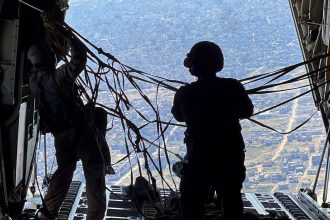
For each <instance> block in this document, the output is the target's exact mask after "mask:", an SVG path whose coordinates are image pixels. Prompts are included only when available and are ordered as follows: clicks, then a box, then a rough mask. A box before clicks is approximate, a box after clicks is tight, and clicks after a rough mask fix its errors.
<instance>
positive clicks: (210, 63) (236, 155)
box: [171, 41, 253, 220]
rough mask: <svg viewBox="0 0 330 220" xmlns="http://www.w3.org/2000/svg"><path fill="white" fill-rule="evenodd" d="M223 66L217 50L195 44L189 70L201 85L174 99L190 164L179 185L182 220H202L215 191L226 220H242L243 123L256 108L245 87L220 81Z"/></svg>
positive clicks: (184, 90)
mask: <svg viewBox="0 0 330 220" xmlns="http://www.w3.org/2000/svg"><path fill="white" fill-rule="evenodd" d="M223 64H224V58H223V54H222V51H221V49H220V47H219V46H218V45H217V44H215V43H213V42H209V41H202V42H199V43H197V44H195V45H194V46H193V47H192V48H191V50H190V52H189V53H188V54H187V57H186V59H185V60H184V66H185V67H187V68H189V72H190V73H191V74H192V75H193V76H196V77H197V81H196V82H193V83H190V84H188V85H185V86H182V87H181V88H180V89H179V90H178V91H177V92H176V94H175V97H174V101H173V107H172V111H171V112H172V114H173V115H174V117H175V119H176V120H177V121H180V122H185V123H186V125H187V130H186V132H185V135H186V137H185V143H186V145H187V158H188V162H187V163H185V164H184V168H183V169H184V172H183V177H182V179H181V183H180V190H181V197H182V209H183V219H203V215H204V212H205V210H204V204H205V201H206V199H207V197H208V194H209V191H210V189H211V188H213V189H215V190H216V193H217V199H219V200H220V201H221V204H222V215H223V217H224V219H237V220H239V219H243V203H242V198H241V189H242V184H243V181H244V179H245V166H244V159H245V153H244V152H245V145H244V141H243V137H242V135H241V126H240V123H239V120H240V119H243V118H248V117H250V116H251V115H252V114H253V104H252V102H251V100H250V98H249V97H248V95H247V93H246V91H245V89H244V87H243V86H242V84H241V83H240V82H238V81H237V80H235V79H231V78H221V77H217V76H216V73H217V72H219V71H221V70H222V68H223Z"/></svg>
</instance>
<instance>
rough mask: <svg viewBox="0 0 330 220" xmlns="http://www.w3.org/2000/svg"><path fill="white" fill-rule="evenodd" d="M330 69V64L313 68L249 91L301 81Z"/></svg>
mask: <svg viewBox="0 0 330 220" xmlns="http://www.w3.org/2000/svg"><path fill="white" fill-rule="evenodd" d="M329 69H330V66H325V67H322V68H320V69H317V70H313V71H312V72H309V73H305V74H303V75H300V76H297V77H294V78H292V79H288V80H285V81H283V82H279V83H274V84H270V85H266V84H264V85H262V86H259V87H256V88H253V89H249V90H248V91H249V92H255V91H260V90H263V89H268V88H271V87H275V86H281V85H286V84H290V83H295V82H298V81H301V80H305V79H308V78H309V77H310V76H312V75H314V74H317V73H324V72H326V71H328V70H329ZM319 81H322V80H319ZM316 83H318V82H316Z"/></svg>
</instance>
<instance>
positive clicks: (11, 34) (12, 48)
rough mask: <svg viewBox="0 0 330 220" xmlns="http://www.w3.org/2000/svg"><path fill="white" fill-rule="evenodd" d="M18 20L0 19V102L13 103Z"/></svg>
mask: <svg viewBox="0 0 330 220" xmlns="http://www.w3.org/2000/svg"><path fill="white" fill-rule="evenodd" d="M17 44H18V20H3V19H0V69H1V71H0V74H1V75H0V94H1V96H0V103H1V104H5V105H13V104H14V95H15V94H14V89H15V72H16V56H17Z"/></svg>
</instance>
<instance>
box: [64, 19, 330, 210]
mask: <svg viewBox="0 0 330 220" xmlns="http://www.w3.org/2000/svg"><path fill="white" fill-rule="evenodd" d="M64 28H66V29H67V30H69V31H70V32H71V33H72V34H75V35H76V36H78V37H79V38H80V39H81V40H82V41H83V42H84V43H85V44H86V45H88V47H87V46H86V50H87V52H88V58H89V60H90V61H91V62H90V63H92V64H93V66H89V65H87V66H86V68H85V71H84V72H83V73H82V74H81V75H80V77H79V79H78V80H77V84H78V85H79V88H80V92H81V94H82V96H83V97H84V99H85V101H87V102H89V103H93V105H94V106H99V107H102V108H104V109H106V110H107V113H108V116H109V118H111V119H110V121H111V123H109V124H110V125H111V126H110V127H109V128H108V131H109V132H111V130H112V129H114V128H116V129H120V130H121V131H120V132H119V133H121V134H122V147H124V148H125V149H126V154H127V155H126V156H125V157H123V158H121V159H120V160H119V161H114V163H113V164H112V165H113V166H116V164H118V163H120V162H122V161H128V164H129V166H130V171H131V172H130V182H131V186H132V187H133V186H134V180H135V178H136V177H137V176H139V177H142V176H144V177H145V179H146V180H148V182H149V189H148V192H149V193H150V192H152V191H154V193H151V194H149V199H151V198H156V197H155V195H156V194H157V193H156V191H157V187H158V188H159V187H163V188H164V187H165V188H169V189H170V190H171V191H172V192H173V195H176V196H177V195H178V194H177V192H178V190H177V185H176V184H177V181H178V179H176V177H173V175H172V172H173V171H172V169H171V168H172V164H171V161H173V160H171V156H172V155H174V156H175V157H177V158H178V159H179V160H181V161H182V160H184V158H183V157H184V156H183V155H179V153H177V152H173V151H171V150H169V149H168V146H167V136H168V135H169V134H168V133H166V132H167V131H168V130H170V129H169V128H171V127H173V126H174V127H185V125H184V124H180V123H177V122H175V121H173V120H172V119H170V120H164V119H163V115H162V114H161V112H160V105H161V104H162V103H160V101H159V92H160V91H163V92H164V91H171V92H175V91H177V89H178V88H179V87H180V86H182V85H186V84H187V82H182V81H178V80H173V79H167V78H163V77H160V76H157V75H153V74H150V73H146V72H144V71H141V70H137V69H135V68H133V67H130V66H128V65H125V64H123V63H121V62H120V61H119V60H118V59H116V58H115V57H114V56H113V55H111V54H109V53H107V52H105V51H103V50H102V48H98V47H97V46H95V45H94V44H93V43H91V42H90V41H88V40H87V39H86V38H84V37H83V36H81V35H80V34H79V33H78V32H76V31H75V30H74V29H72V28H71V27H70V26H69V25H67V24H64ZM327 57H328V55H327V54H326V55H322V56H319V57H315V58H313V59H311V60H309V61H306V62H301V63H298V64H294V65H292V66H288V67H285V68H282V69H279V70H276V71H273V72H268V73H263V74H259V75H254V76H252V77H248V78H245V79H241V80H239V81H240V82H241V83H242V84H243V85H245V86H247V85H250V84H251V85H253V86H254V87H253V88H251V89H248V90H247V92H248V94H249V95H263V94H270V93H275V94H276V93H280V92H287V91H293V90H297V89H302V88H305V89H304V90H303V92H300V93H299V94H298V95H296V96H294V97H291V98H289V99H287V100H285V101H283V102H281V103H278V104H276V105H273V106H269V107H265V108H264V109H262V110H260V111H258V112H256V113H254V114H253V116H252V117H251V118H249V119H248V120H250V121H251V122H253V123H256V124H258V125H259V126H262V127H265V128H267V129H270V130H272V131H274V132H277V133H280V134H289V133H291V132H293V131H295V130H297V129H299V128H300V127H302V126H303V125H304V124H306V123H307V122H308V121H309V120H310V119H311V118H312V117H313V116H314V115H315V114H316V112H317V111H315V112H314V113H313V114H312V115H311V116H310V117H309V118H307V119H306V120H305V121H304V122H302V123H301V124H299V125H298V126H296V127H295V128H293V129H292V130H290V131H278V130H276V129H275V128H272V127H271V126H268V125H265V124H264V123H261V122H260V121H258V120H256V119H255V117H254V116H257V115H259V114H262V113H264V112H267V111H270V110H272V109H275V108H278V107H280V106H282V105H285V104H287V103H289V102H291V101H293V100H295V99H298V98H300V97H302V96H304V95H306V94H309V93H311V92H313V91H314V90H318V89H319V88H320V87H324V86H325V84H327V83H328V80H325V79H324V78H322V77H320V76H322V74H324V73H325V72H326V71H328V70H329V68H328V67H322V68H319V69H317V70H314V71H312V72H304V71H299V72H298V74H297V73H294V74H291V73H292V71H294V70H296V69H297V68H299V67H302V66H304V65H306V64H308V63H311V62H320V60H322V59H325V58H327ZM307 79H313V82H314V83H313V84H312V85H311V84H310V83H309V82H308V80H307ZM146 84H149V86H150V85H151V86H153V87H154V89H152V90H151V91H152V93H150V92H148V93H146V92H145V91H144V88H145V85H146ZM141 85H142V86H141ZM101 88H102V89H101ZM105 91H106V92H105ZM103 93H104V94H106V95H107V98H106V100H107V101H106V102H100V101H99V99H98V98H99V97H100V96H102V94H103ZM137 96H139V98H138V97H137ZM134 99H139V100H140V101H139V102H140V103H139V106H141V105H143V106H144V110H143V111H141V110H140V109H139V107H138V106H135V105H134V103H135V102H134ZM116 133H118V130H116ZM171 154H172V155H171ZM161 158H165V161H166V163H167V164H165V166H164V160H162V159H161ZM164 168H165V169H167V170H164ZM165 173H169V174H170V175H169V176H170V178H165V177H164V175H165ZM156 180H157V181H156ZM159 183H160V184H159ZM150 189H151V191H150ZM154 204H158V205H157V207H155V208H156V210H158V211H159V212H158V214H160V216H161V213H163V214H164V213H167V214H168V212H169V211H170V210H169V209H171V206H166V205H164V204H163V203H162V202H160V201H158V202H156V203H154ZM137 207H138V206H137Z"/></svg>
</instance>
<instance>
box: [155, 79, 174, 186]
mask: <svg viewBox="0 0 330 220" xmlns="http://www.w3.org/2000/svg"><path fill="white" fill-rule="evenodd" d="M159 85H160V84H158V85H157V90H156V106H157V110H158V112H159V109H158V108H159V105H158V94H159ZM158 119H159V121H161V118H160V115H158ZM169 122H171V121H169ZM157 124H158V127H159V129H160V131H161V135H162V140H163V143H164V151H165V157H166V160H167V164H168V166H169V171H170V175H171V179H172V181H173V184H174V187H175V189H177V187H176V184H175V181H174V178H173V174H172V170H171V161H170V158H169V156H168V152H167V147H166V138H165V135H164V132H163V126H162V124H161V123H157ZM167 126H168V125H167ZM159 153H160V149H159ZM159 161H161V159H160V158H159ZM160 169H161V171H162V167H161V166H160ZM163 187H164V186H163Z"/></svg>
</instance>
